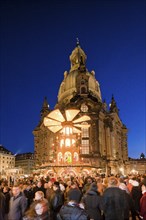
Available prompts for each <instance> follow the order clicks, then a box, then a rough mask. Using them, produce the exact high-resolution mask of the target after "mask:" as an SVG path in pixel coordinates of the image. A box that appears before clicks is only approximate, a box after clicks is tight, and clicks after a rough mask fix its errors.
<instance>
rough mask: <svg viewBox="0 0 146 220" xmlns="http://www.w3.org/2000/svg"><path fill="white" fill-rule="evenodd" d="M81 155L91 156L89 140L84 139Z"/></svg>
mask: <svg viewBox="0 0 146 220" xmlns="http://www.w3.org/2000/svg"><path fill="white" fill-rule="evenodd" d="M81 154H89V140H88V139H87V140H84V139H82V147H81Z"/></svg>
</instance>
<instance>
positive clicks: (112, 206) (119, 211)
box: [101, 187, 127, 220]
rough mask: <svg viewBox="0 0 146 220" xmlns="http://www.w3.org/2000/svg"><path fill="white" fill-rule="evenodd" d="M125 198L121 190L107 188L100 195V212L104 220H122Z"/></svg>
mask: <svg viewBox="0 0 146 220" xmlns="http://www.w3.org/2000/svg"><path fill="white" fill-rule="evenodd" d="M126 204H127V202H126V198H125V193H124V191H123V190H121V189H119V188H118V187H108V188H107V189H106V190H105V191H104V193H103V195H102V203H101V206H102V210H103V213H104V216H105V220H124V215H125V208H126Z"/></svg>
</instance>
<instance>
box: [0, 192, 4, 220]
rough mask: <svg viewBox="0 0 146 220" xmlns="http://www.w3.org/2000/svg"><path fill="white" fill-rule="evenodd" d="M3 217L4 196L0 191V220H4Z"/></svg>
mask: <svg viewBox="0 0 146 220" xmlns="http://www.w3.org/2000/svg"><path fill="white" fill-rule="evenodd" d="M4 216H5V197H4V194H3V193H2V192H1V191H0V220H4Z"/></svg>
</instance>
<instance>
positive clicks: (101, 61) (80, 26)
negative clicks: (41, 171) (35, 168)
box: [0, 0, 146, 158]
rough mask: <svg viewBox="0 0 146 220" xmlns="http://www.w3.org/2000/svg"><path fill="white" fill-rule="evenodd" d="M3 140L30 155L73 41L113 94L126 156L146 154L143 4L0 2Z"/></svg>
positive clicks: (60, 0)
mask: <svg viewBox="0 0 146 220" xmlns="http://www.w3.org/2000/svg"><path fill="white" fill-rule="evenodd" d="M0 14H1V38H0V48H1V57H0V58H1V64H0V66H1V71H0V144H2V145H4V146H5V147H6V148H7V149H9V150H11V151H12V152H13V153H18V152H19V153H22V152H29V151H31V152H33V149H34V140H33V134H32V131H33V129H34V128H35V127H36V126H37V124H38V122H39V119H40V110H41V108H42V104H43V100H44V97H45V96H46V97H47V100H48V103H49V105H50V108H51V109H53V107H54V105H55V103H56V101H57V94H58V89H59V86H60V83H61V81H62V80H63V74H64V71H66V70H67V71H68V70H69V69H70V61H69V55H70V54H71V52H72V50H73V49H74V48H75V46H76V38H77V37H78V38H79V40H80V45H81V47H82V49H83V50H84V51H85V53H86V55H87V64H86V66H87V69H88V70H89V71H91V70H94V71H95V74H96V75H95V76H96V79H97V80H98V82H99V83H100V88H101V93H102V99H105V100H106V102H107V103H108V104H109V103H110V100H111V96H112V94H113V95H114V97H115V100H116V102H117V106H118V108H119V109H120V118H121V120H122V122H123V123H124V124H125V125H126V126H127V128H128V149H129V150H128V151H129V156H130V157H134V158H138V157H139V155H140V154H141V153H142V152H144V153H145V154H146V122H145V121H146V118H145V115H146V101H145V100H146V89H145V88H146V78H145V72H146V68H145V59H146V56H145V55H146V49H145V46H146V45H145V37H146V36H145V32H146V28H145V27H146V24H145V1H143V0H138V1H132V0H131V1H130V0H127V1H124V0H123V1H122V0H119V1H118V0H115V1H105V0H102V1H98V0H97V1H96V0H90V1H83V0H81V1H77V0H74V1H72V0H68V1H67V0H66V1H65V0H58V1H57V0H54V1H52V2H51V1H44V0H42V1H41V0H40V1H37V0H36V1H32V0H29V1H23V0H22V1H7V0H5V1H1V8H0Z"/></svg>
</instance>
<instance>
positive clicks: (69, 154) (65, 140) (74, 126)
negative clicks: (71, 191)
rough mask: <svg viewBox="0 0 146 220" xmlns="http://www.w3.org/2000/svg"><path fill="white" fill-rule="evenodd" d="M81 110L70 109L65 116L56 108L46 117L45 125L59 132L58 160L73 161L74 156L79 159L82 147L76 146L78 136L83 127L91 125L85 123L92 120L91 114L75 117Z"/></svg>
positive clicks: (54, 131)
mask: <svg viewBox="0 0 146 220" xmlns="http://www.w3.org/2000/svg"><path fill="white" fill-rule="evenodd" d="M79 112H80V110H78V109H68V110H65V116H63V114H62V113H61V111H60V110H59V109H56V110H54V111H52V112H51V113H49V114H48V115H47V116H46V117H45V118H44V125H45V126H46V127H47V128H48V129H49V130H50V131H52V132H53V133H57V132H59V147H58V149H57V155H58V156H57V161H58V162H65V163H71V162H72V161H73V158H74V159H75V158H76V162H77V161H78V160H79V150H80V149H79V147H78V146H76V140H77V136H79V134H80V133H81V130H80V129H81V128H89V127H90V125H89V124H85V123H84V122H86V121H89V120H90V117H89V116H87V115H84V116H81V117H78V118H77V119H75V118H76V116H77V115H78V113H79ZM57 138H58V137H57Z"/></svg>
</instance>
